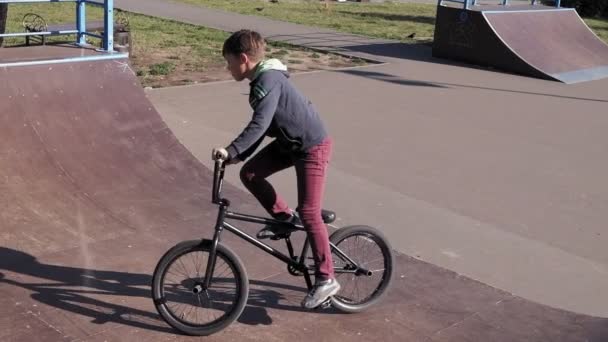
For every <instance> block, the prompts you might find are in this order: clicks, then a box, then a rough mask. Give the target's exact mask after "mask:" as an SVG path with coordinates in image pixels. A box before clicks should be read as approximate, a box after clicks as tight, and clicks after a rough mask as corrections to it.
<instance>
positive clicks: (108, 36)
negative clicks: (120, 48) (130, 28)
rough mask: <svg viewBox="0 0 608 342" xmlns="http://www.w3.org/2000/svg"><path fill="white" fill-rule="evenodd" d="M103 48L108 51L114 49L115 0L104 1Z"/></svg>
mask: <svg viewBox="0 0 608 342" xmlns="http://www.w3.org/2000/svg"><path fill="white" fill-rule="evenodd" d="M103 36H104V37H103V49H104V50H106V51H107V52H113V51H114V0H105V2H104V33H103Z"/></svg>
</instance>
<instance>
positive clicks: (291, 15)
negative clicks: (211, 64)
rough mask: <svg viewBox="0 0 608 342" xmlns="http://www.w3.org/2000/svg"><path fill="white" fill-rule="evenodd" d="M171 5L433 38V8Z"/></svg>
mask: <svg viewBox="0 0 608 342" xmlns="http://www.w3.org/2000/svg"><path fill="white" fill-rule="evenodd" d="M173 1H176V2H183V3H189V4H194V5H201V6H207V7H211V8H217V9H223V10H227V11H231V12H236V13H241V14H252V15H259V16H265V17H268V18H272V19H279V20H284V21H289V22H293V23H298V24H305V25H312V26H320V27H326V28H331V29H334V30H337V31H343V32H349V33H356V34H362V35H367V36H371V37H378V38H388V39H397V40H402V41H411V40H410V39H408V38H407V36H408V35H410V34H411V33H416V36H417V37H420V38H432V37H433V30H434V26H435V11H436V6H435V5H429V4H411V3H410V4H404V3H390V2H386V3H335V2H332V3H331V4H330V7H329V10H328V9H326V8H325V7H324V3H320V2H319V1H317V0H310V1H287V2H286V1H283V2H281V1H279V2H278V3H271V2H268V1H265V0H173ZM260 9H261V10H260Z"/></svg>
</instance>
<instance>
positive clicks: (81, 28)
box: [0, 0, 114, 52]
mask: <svg viewBox="0 0 608 342" xmlns="http://www.w3.org/2000/svg"><path fill="white" fill-rule="evenodd" d="M41 2H49V3H53V2H74V3H76V11H75V16H76V23H75V27H74V30H59V31H43V32H18V33H3V34H0V37H27V36H46V35H61V34H76V35H77V37H76V43H77V44H78V45H81V46H84V45H86V44H87V43H86V37H87V36H90V37H95V38H100V39H102V41H103V50H105V51H106V52H113V51H114V0H100V1H91V0H0V4H18V3H22V4H24V3H41ZM86 4H90V5H94V6H100V7H103V10H104V12H103V13H104V16H103V18H104V19H103V20H104V25H103V26H104V30H103V35H98V34H94V33H91V32H87V29H86V27H87V16H86Z"/></svg>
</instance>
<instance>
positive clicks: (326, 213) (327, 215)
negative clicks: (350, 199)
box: [321, 209, 336, 223]
mask: <svg viewBox="0 0 608 342" xmlns="http://www.w3.org/2000/svg"><path fill="white" fill-rule="evenodd" d="M321 217H322V218H323V222H325V223H332V222H334V221H335V220H336V213H335V212H333V211H330V210H325V209H321Z"/></svg>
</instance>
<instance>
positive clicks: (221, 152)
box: [211, 147, 228, 160]
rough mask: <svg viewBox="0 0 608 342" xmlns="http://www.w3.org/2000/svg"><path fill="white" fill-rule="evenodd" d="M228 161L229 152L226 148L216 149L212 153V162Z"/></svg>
mask: <svg viewBox="0 0 608 342" xmlns="http://www.w3.org/2000/svg"><path fill="white" fill-rule="evenodd" d="M218 159H221V160H227V159H228V151H226V149H225V148H221V147H216V148H214V149H213V150H212V151H211V160H218Z"/></svg>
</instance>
